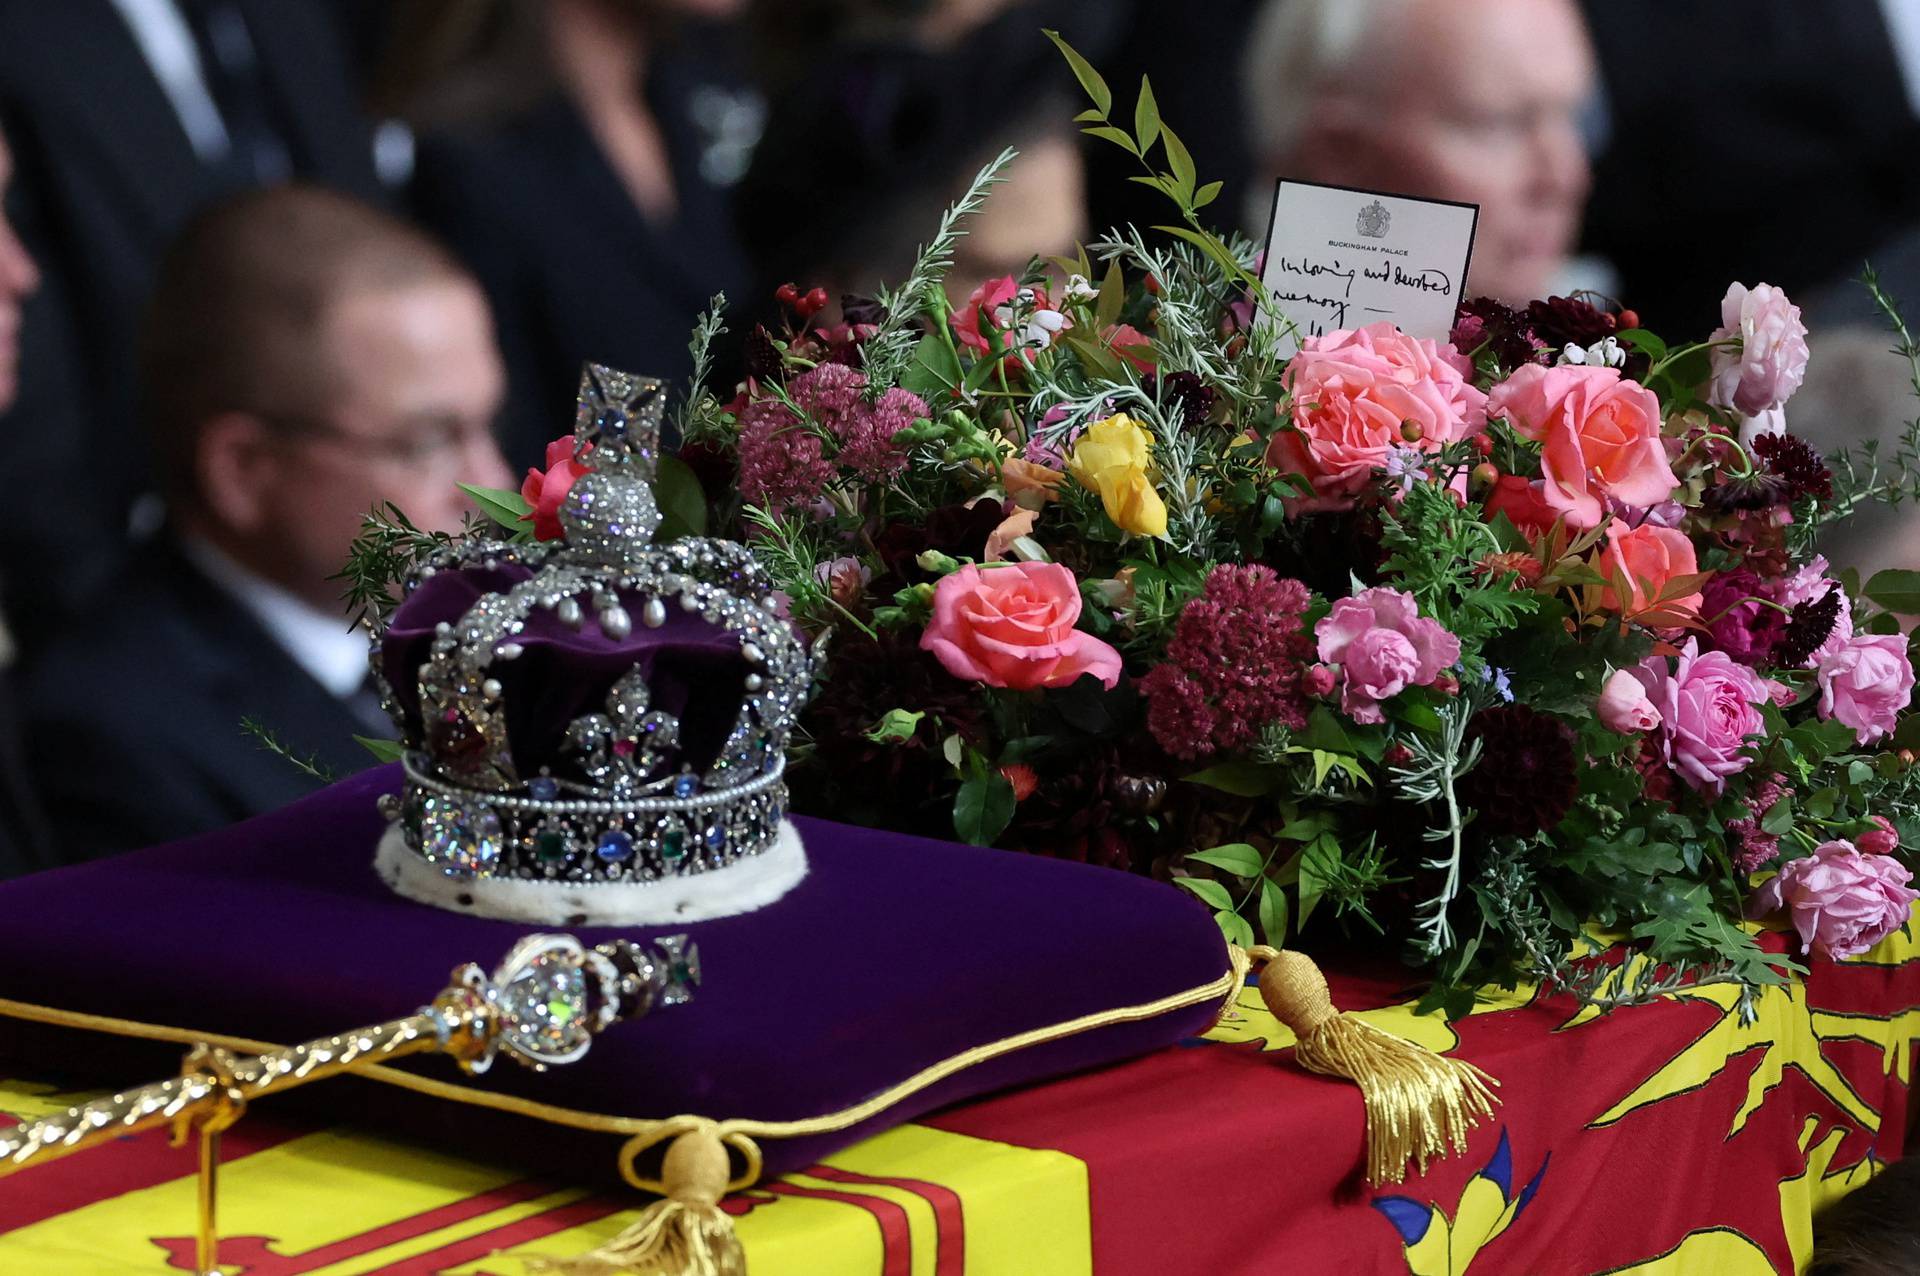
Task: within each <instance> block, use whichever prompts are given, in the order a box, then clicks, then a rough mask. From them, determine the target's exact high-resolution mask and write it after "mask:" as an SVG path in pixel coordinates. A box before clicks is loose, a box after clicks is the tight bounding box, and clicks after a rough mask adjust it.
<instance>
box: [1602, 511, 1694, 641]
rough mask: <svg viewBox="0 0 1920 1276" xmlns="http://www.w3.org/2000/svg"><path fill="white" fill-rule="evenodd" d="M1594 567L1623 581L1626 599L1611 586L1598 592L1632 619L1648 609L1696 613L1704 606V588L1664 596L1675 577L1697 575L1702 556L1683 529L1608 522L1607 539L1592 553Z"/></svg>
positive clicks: (1607, 603) (1608, 605) (1609, 605)
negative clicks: (1622, 598)
mask: <svg viewBox="0 0 1920 1276" xmlns="http://www.w3.org/2000/svg"><path fill="white" fill-rule="evenodd" d="M1593 566H1594V568H1595V570H1597V571H1598V572H1599V573H1600V574H1601V575H1603V576H1605V577H1606V578H1607V579H1608V580H1609V581H1615V580H1624V581H1625V583H1626V588H1627V599H1626V602H1625V603H1624V604H1622V602H1621V601H1620V595H1619V591H1617V590H1616V589H1615V588H1614V587H1613V586H1612V585H1611V584H1609V585H1607V586H1606V587H1604V588H1603V589H1601V591H1600V605H1601V606H1602V607H1606V608H1608V609H1609V610H1612V611H1618V612H1619V613H1620V614H1622V615H1623V616H1627V617H1629V618H1631V617H1634V616H1640V615H1643V614H1645V613H1647V612H1650V611H1655V610H1658V611H1661V612H1681V613H1694V612H1698V611H1699V610H1700V591H1699V590H1697V589H1696V590H1695V591H1694V592H1692V593H1690V594H1683V595H1681V596H1679V597H1677V598H1662V597H1661V595H1662V593H1664V592H1665V591H1666V588H1667V583H1668V582H1669V581H1671V580H1672V579H1673V578H1674V577H1676V576H1692V575H1696V574H1697V573H1698V572H1699V570H1700V560H1699V558H1698V557H1697V556H1696V555H1695V554H1694V550H1693V542H1692V541H1691V540H1690V539H1688V537H1687V534H1686V533H1685V532H1681V531H1676V530H1675V529H1673V528H1671V527H1656V526H1655V525H1654V524H1652V523H1642V524H1640V526H1638V527H1636V528H1633V529H1631V530H1628V529H1627V528H1626V527H1625V526H1624V525H1622V524H1621V523H1620V522H1619V521H1618V520H1616V521H1614V522H1612V523H1609V524H1607V543H1606V544H1605V545H1604V546H1603V547H1601V548H1600V549H1599V551H1598V552H1597V553H1596V554H1595V555H1594V563H1593Z"/></svg>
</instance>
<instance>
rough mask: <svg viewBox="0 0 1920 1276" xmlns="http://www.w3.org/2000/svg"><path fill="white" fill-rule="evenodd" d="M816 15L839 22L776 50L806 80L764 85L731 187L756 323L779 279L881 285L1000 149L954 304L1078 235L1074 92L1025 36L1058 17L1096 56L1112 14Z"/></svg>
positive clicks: (959, 249)
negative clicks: (742, 170)
mask: <svg viewBox="0 0 1920 1276" xmlns="http://www.w3.org/2000/svg"><path fill="white" fill-rule="evenodd" d="M825 7H827V8H831V9H837V10H841V11H843V14H842V16H843V17H845V18H847V20H846V21H844V22H843V24H842V26H841V27H839V28H835V34H834V36H833V38H832V39H830V40H827V41H825V42H823V43H822V44H821V45H820V47H819V48H818V49H817V50H814V51H812V52H806V53H803V54H795V53H793V51H791V50H790V51H789V56H798V57H800V58H801V60H802V61H804V62H805V64H806V66H807V68H808V70H807V73H806V74H805V75H803V76H800V77H797V78H793V79H790V80H784V81H783V80H780V79H778V78H776V81H775V83H776V86H777V88H776V96H775V97H774V98H773V109H772V110H771V112H770V113H769V119H768V128H767V134H766V136H765V138H764V139H763V140H762V142H761V145H760V147H759V149H758V150H757V151H756V152H755V155H754V160H753V165H752V167H751V169H749V171H748V173H747V176H746V179H745V180H744V181H743V182H742V183H741V189H740V198H739V201H738V213H737V216H738V222H739V226H740V234H741V239H742V241H743V242H744V243H745V244H746V245H747V246H748V248H749V250H750V253H751V255H752V258H753V265H754V278H755V280H756V284H755V287H754V291H753V294H752V296H751V297H750V298H749V301H750V303H751V304H750V307H749V308H750V309H752V310H754V311H755V312H756V313H757V314H759V315H762V316H765V315H767V314H768V311H769V307H770V304H771V298H772V294H773V291H774V289H775V288H777V287H778V286H779V285H780V284H782V283H788V282H791V283H794V284H795V285H796V286H797V287H798V288H799V290H800V291H801V292H803V293H804V292H806V291H808V290H809V289H811V288H813V287H815V286H818V287H821V288H824V289H825V290H826V291H827V292H828V293H829V295H830V296H833V297H835V298H836V299H837V298H838V297H839V296H840V295H841V294H842V293H847V294H854V295H857V296H860V297H867V298H870V297H872V296H873V295H874V292H875V290H876V288H877V287H878V286H879V285H880V284H881V283H883V282H884V283H888V284H892V285H896V286H897V285H898V284H899V283H900V282H901V281H902V280H903V279H904V278H905V276H906V274H907V272H908V270H909V269H910V268H911V267H912V265H913V261H914V258H915V256H916V250H917V248H918V247H919V246H920V245H923V244H925V243H926V241H927V240H928V239H929V238H931V236H932V235H933V233H934V231H935V229H936V228H937V226H938V224H939V219H940V215H941V213H942V212H943V211H944V210H945V208H946V206H947V205H948V204H949V203H950V202H952V201H953V200H954V199H956V198H958V197H959V196H960V195H961V194H962V193H964V192H965V190H966V188H967V186H968V184H969V182H971V181H972V179H973V177H974V175H975V174H976V173H977V172H978V171H979V169H980V168H981V167H982V166H983V165H985V164H986V163H987V162H988V161H990V160H991V159H992V158H993V157H994V156H995V155H996V154H998V153H999V152H1000V150H1001V149H1002V148H1003V147H1007V146H1011V147H1013V148H1014V149H1015V150H1017V151H1019V152H1020V154H1019V157H1018V158H1017V159H1015V160H1014V162H1013V163H1012V165H1011V166H1010V167H1009V168H1008V169H1007V170H1006V171H1005V173H1004V176H1005V177H1006V179H1007V180H1006V181H1005V182H1004V183H1003V184H1001V185H999V186H997V187H995V188H994V189H993V191H992V193H991V194H990V195H989V196H988V198H987V201H986V204H985V206H984V207H983V208H982V210H981V211H980V212H978V213H976V214H975V215H974V216H973V217H971V218H970V219H968V221H967V222H966V223H965V226H964V229H965V231H966V233H965V235H964V236H963V237H962V238H961V239H960V240H959V242H958V245H957V246H956V248H955V253H954V265H953V269H952V270H951V271H950V272H949V273H948V276H947V287H948V291H949V293H950V294H951V295H952V296H953V297H954V298H955V299H956V300H958V299H960V298H964V297H965V296H966V295H967V293H968V292H969V291H970V290H971V289H972V288H974V287H975V286H977V285H978V284H979V283H981V282H982V281H984V280H986V279H990V278H994V277H997V276H1001V275H1009V274H1010V275H1016V276H1017V275H1019V274H1020V273H1021V272H1022V271H1023V270H1024V269H1025V268H1026V265H1027V263H1028V261H1029V259H1030V258H1031V257H1032V256H1034V255H1036V254H1038V255H1040V256H1048V255H1052V254H1071V253H1072V252H1073V249H1074V245H1075V244H1076V243H1077V242H1079V241H1080V240H1081V239H1083V238H1084V237H1085V236H1086V234H1087V229H1088V224H1087V214H1086V171H1085V163H1084V159H1083V155H1082V152H1081V150H1080V146H1079V141H1080V139H1079V137H1078V135H1077V134H1078V129H1077V126H1076V125H1075V124H1073V122H1072V120H1073V115H1074V113H1075V111H1076V109H1077V107H1076V106H1075V105H1074V104H1073V103H1074V102H1075V100H1076V98H1077V95H1078V93H1079V90H1078V89H1077V88H1076V87H1075V86H1074V82H1073V78H1072V75H1071V73H1070V72H1069V71H1068V69H1067V67H1066V64H1065V63H1064V62H1063V61H1062V59H1061V57H1060V54H1059V52H1058V51H1057V50H1056V49H1055V48H1054V47H1053V45H1052V44H1051V42H1049V41H1047V40H1046V39H1045V38H1044V37H1042V36H1041V35H1040V34H1039V31H1040V28H1042V27H1059V28H1061V29H1062V31H1063V34H1064V35H1065V36H1066V37H1067V39H1068V40H1069V41H1072V42H1074V43H1076V44H1078V45H1079V46H1080V48H1081V49H1082V52H1085V53H1087V54H1088V56H1089V57H1097V56H1098V54H1099V51H1100V50H1101V49H1102V48H1104V47H1107V46H1108V45H1109V44H1110V43H1111V41H1112V39H1113V37H1114V34H1115V31H1116V30H1117V23H1118V21H1119V20H1120V19H1121V18H1122V17H1124V16H1125V14H1126V12H1127V6H1124V5H1121V6H1113V7H1112V8H1111V10H1102V9H1101V8H1100V7H1099V6H1088V5H1086V4H1083V3H1079V2H1078V0H1024V2H1023V0H1002V2H998V3H990V2H988V0H969V2H967V3H956V4H928V5H919V6H911V7H908V8H906V9H904V10H903V11H901V12H898V13H895V14H893V15H892V16H891V18H889V17H887V16H885V15H880V14H872V13H867V12H866V11H867V10H868V9H870V8H871V7H872V6H867V5H861V4H858V3H847V4H840V5H835V4H831V3H828V4H826V5H825ZM849 13H850V14H851V15H853V16H859V17H861V19H862V20H859V21H854V20H852V18H851V17H848V14H849ZM989 103H991V104H994V105H993V106H988V105H986V104H989ZM1117 109H1119V108H1118V107H1116V110H1117ZM1127 109H1128V110H1129V111H1130V110H1131V107H1130V106H1129V107H1127ZM1102 145H1104V143H1102Z"/></svg>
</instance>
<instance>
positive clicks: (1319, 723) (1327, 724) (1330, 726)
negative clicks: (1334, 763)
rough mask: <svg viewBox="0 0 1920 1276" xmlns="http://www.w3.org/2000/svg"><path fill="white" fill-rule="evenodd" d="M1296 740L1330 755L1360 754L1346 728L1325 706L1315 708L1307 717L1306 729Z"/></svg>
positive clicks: (1320, 705)
mask: <svg viewBox="0 0 1920 1276" xmlns="http://www.w3.org/2000/svg"><path fill="white" fill-rule="evenodd" d="M1294 739H1296V740H1297V741H1299V742H1300V743H1301V744H1303V745H1305V746H1307V747H1308V748H1310V749H1324V750H1325V751H1327V752H1328V753H1358V752H1359V750H1358V749H1357V748H1355V747H1354V743H1353V739H1352V737H1351V736H1349V735H1348V734H1347V729H1346V727H1344V726H1342V725H1341V723H1340V719H1338V718H1336V717H1334V716H1333V711H1332V710H1330V709H1328V708H1327V706H1325V705H1323V704H1317V705H1315V706H1313V712H1312V713H1311V714H1309V715H1308V716H1307V725H1306V727H1305V728H1304V729H1303V730H1302V731H1301V732H1300V733H1299V734H1298V735H1296V736H1295V737H1294Z"/></svg>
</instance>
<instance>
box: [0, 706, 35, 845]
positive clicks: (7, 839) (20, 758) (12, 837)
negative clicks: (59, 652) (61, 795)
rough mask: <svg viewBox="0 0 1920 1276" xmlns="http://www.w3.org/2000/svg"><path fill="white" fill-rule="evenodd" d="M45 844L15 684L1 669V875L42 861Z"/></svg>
mask: <svg viewBox="0 0 1920 1276" xmlns="http://www.w3.org/2000/svg"><path fill="white" fill-rule="evenodd" d="M45 846H46V830H45V828H44V826H43V824H42V818H41V815H40V804H39V802H38V801H37V800H36V798H35V797H34V795H33V793H32V792H31V791H30V790H29V789H28V787H27V770H26V760H25V754H24V750H23V749H22V741H21V738H20V735H19V715H18V714H17V713H16V712H15V708H14V703H13V688H12V686H11V684H10V683H9V681H8V678H7V671H6V670H4V669H0V878H7V877H12V876H14V875H16V874H19V873H24V872H26V871H27V870H28V869H30V868H33V867H34V866H36V865H38V864H40V863H42V862H43V861H44V858H45V855H46V849H45Z"/></svg>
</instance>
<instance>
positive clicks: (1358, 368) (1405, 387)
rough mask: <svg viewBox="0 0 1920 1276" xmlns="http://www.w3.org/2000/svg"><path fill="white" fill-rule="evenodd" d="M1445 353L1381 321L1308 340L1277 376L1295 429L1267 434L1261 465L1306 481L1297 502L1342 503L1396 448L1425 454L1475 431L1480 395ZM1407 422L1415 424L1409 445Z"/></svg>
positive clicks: (1482, 417) (1482, 404) (1449, 351)
mask: <svg viewBox="0 0 1920 1276" xmlns="http://www.w3.org/2000/svg"><path fill="white" fill-rule="evenodd" d="M1452 355H1453V347H1451V346H1439V345H1436V344H1435V343H1434V342H1432V341H1428V340H1425V339H1422V338H1418V337H1409V336H1408V335H1407V334H1406V333H1404V332H1401V331H1400V330H1399V329H1398V328H1395V327H1394V326H1393V325H1392V324H1390V323H1386V322H1381V323H1375V324H1369V325H1368V326H1367V327H1364V328H1359V329H1355V330H1353V331H1348V330H1345V329H1341V330H1338V331H1335V332H1329V333H1326V334H1325V335H1323V336H1319V337H1310V338H1308V339H1307V342H1306V344H1305V345H1304V346H1302V347H1301V350H1300V353H1299V354H1297V355H1295V356H1294V357H1293V359H1292V361H1291V362H1289V363H1288V364H1287V370H1286V372H1285V373H1284V374H1283V376H1282V377H1281V380H1282V383H1283V384H1284V385H1285V386H1286V388H1287V391H1288V394H1289V396H1290V400H1291V403H1292V405H1293V424H1294V428H1293V429H1291V430H1285V431H1282V432H1281V433H1279V434H1276V435H1274V437H1273V441H1272V443H1271V444H1269V445H1268V449H1267V460H1268V462H1269V463H1270V464H1272V465H1273V466H1275V467H1276V468H1278V469H1281V470H1285V471H1287V472H1288V473H1292V474H1301V475H1304V476H1306V478H1307V479H1308V480H1309V481H1310V482H1311V483H1312V484H1313V491H1314V499H1313V500H1312V501H1310V502H1306V503H1304V505H1303V507H1307V508H1319V509H1344V508H1346V507H1348V506H1350V505H1351V504H1352V503H1353V496H1354V494H1355V493H1357V492H1359V491H1360V490H1361V489H1362V488H1363V487H1365V486H1366V485H1367V481H1368V479H1369V478H1370V477H1371V476H1372V474H1373V471H1374V470H1375V469H1377V468H1379V467H1380V466H1381V465H1382V464H1383V463H1384V462H1385V460H1386V458H1387V454H1388V453H1389V452H1391V451H1392V450H1394V449H1395V448H1404V447H1413V448H1416V449H1418V450H1420V451H1423V452H1431V451H1434V450H1436V449H1438V448H1440V447H1442V446H1444V445H1445V444H1448V443H1453V442H1456V441H1458V440H1460V439H1464V438H1467V437H1468V436H1470V435H1474V434H1478V433H1480V432H1481V431H1482V430H1484V429H1485V428H1486V424H1487V412H1486V408H1487V397H1486V395H1484V394H1482V393H1481V392H1480V391H1479V390H1478V389H1476V388H1475V387H1474V386H1473V384H1472V383H1471V382H1470V381H1468V380H1467V378H1466V377H1465V376H1463V375H1462V374H1461V372H1460V369H1459V368H1458V367H1457V366H1456V365H1455V363H1454V362H1453V359H1452V358H1450V357H1449V356H1452ZM1456 357H1457V356H1456ZM1407 424H1412V425H1414V426H1417V427H1419V428H1418V431H1417V433H1418V436H1419V437H1418V438H1417V439H1415V440H1413V441H1412V442H1409V441H1408V440H1407V437H1406V434H1405V433H1403V426H1405V425H1407Z"/></svg>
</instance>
